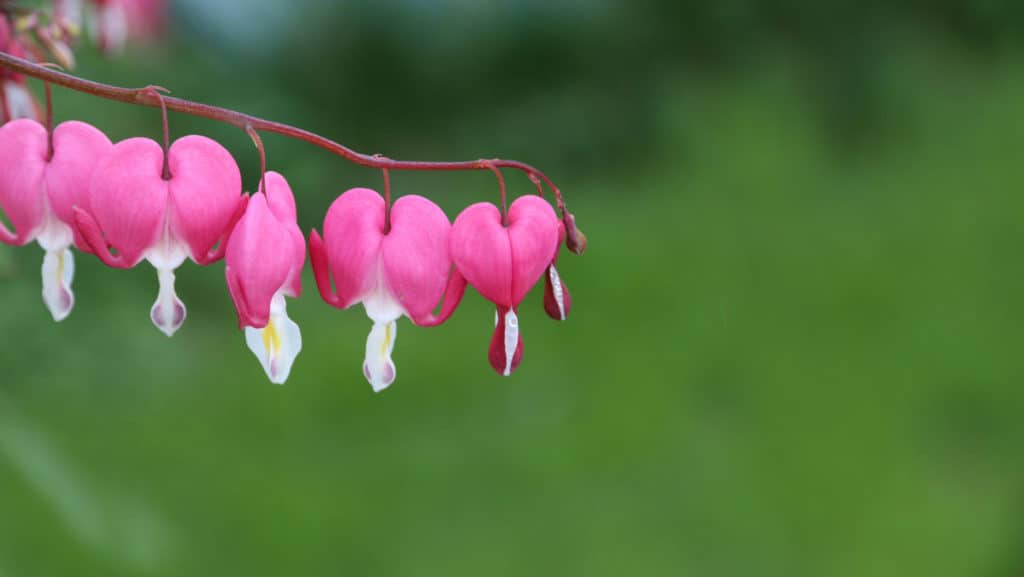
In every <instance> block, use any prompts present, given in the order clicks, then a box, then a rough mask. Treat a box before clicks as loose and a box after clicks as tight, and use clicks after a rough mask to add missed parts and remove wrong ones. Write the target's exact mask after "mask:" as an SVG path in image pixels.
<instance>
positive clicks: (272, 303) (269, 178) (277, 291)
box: [224, 172, 306, 385]
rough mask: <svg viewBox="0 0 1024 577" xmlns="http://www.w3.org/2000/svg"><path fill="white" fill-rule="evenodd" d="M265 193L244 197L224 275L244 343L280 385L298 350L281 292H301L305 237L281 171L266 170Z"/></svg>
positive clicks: (299, 337)
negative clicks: (240, 216) (244, 201)
mask: <svg viewBox="0 0 1024 577" xmlns="http://www.w3.org/2000/svg"><path fill="white" fill-rule="evenodd" d="M263 186H264V188H265V190H266V192H265V193H263V192H260V193H256V194H254V195H253V196H252V198H250V199H249V205H248V207H247V208H246V210H245V214H244V215H243V216H242V218H241V219H240V220H239V221H238V224H237V225H235V229H234V231H233V232H232V233H231V236H230V238H228V241H227V253H226V255H225V257H224V261H225V263H226V265H227V266H226V267H225V269H224V275H225V277H226V278H227V282H228V291H229V292H230V293H231V299H232V300H233V301H234V303H235V309H236V310H237V311H238V326H239V327H240V328H244V329H245V342H246V344H247V345H248V346H249V349H250V350H252V352H253V353H254V354H255V355H256V358H258V359H259V360H260V363H261V364H262V365H263V370H265V371H266V372H267V376H268V377H269V378H270V381H271V382H272V383H275V384H278V385H280V384H284V382H285V381H286V380H287V379H288V374H289V373H290V372H291V369H292V363H294V362H295V357H297V356H298V355H299V351H301V350H302V333H300V332H299V325H297V324H295V322H294V321H292V320H291V319H290V318H288V312H287V310H286V306H285V300H284V297H285V295H287V296H290V297H296V298H297V297H298V296H299V295H300V294H301V293H302V266H303V265H304V264H305V262H306V239H305V238H303V236H302V232H300V231H299V225H298V224H297V223H296V214H295V198H294V197H293V196H292V190H291V188H290V187H289V186H288V182H287V181H286V180H285V179H284V177H283V176H281V175H280V174H278V173H276V172H268V173H266V176H265V177H264V185H263Z"/></svg>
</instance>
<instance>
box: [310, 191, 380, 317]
mask: <svg viewBox="0 0 1024 577" xmlns="http://www.w3.org/2000/svg"><path fill="white" fill-rule="evenodd" d="M383 239H384V199H383V198H381V196H380V195H379V194H377V193H376V192H374V191H372V190H370V189H368V188H353V189H351V190H349V191H346V192H345V193H344V194H342V195H341V196H339V197H338V199H337V200H335V201H334V203H333V204H331V207H330V209H328V210H327V216H326V217H325V218H324V238H323V250H324V253H325V254H326V256H327V262H328V263H329V265H330V268H329V271H330V274H329V275H327V278H328V287H329V277H330V276H333V277H334V285H335V294H334V296H333V297H332V298H333V299H334V302H331V300H328V299H326V298H325V300H328V302H329V303H331V304H333V305H334V306H337V307H339V308H346V307H349V306H351V305H352V304H353V303H354V302H356V301H357V300H358V299H359V298H360V297H361V296H362V295H363V294H365V293H366V292H368V291H370V290H372V289H373V287H374V286H376V284H377V277H376V273H377V264H378V259H379V256H380V246H381V241H382V240H383ZM312 242H313V239H312V238H311V239H310V243H311V244H312ZM315 258H316V255H315V254H314V259H315ZM317 264H318V263H317V262H316V260H314V265H317ZM314 270H316V269H314ZM324 272H325V271H322V270H321V271H320V272H318V273H317V274H318V286H320V289H321V294H323V292H324V287H323V286H322V285H321V284H320V282H321V277H322V276H324Z"/></svg>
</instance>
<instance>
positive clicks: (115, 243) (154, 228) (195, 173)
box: [75, 136, 246, 336]
mask: <svg viewBox="0 0 1024 577" xmlns="http://www.w3.org/2000/svg"><path fill="white" fill-rule="evenodd" d="M163 162H164V152H163V150H162V149H161V148H160V145H159V144H157V143H156V142H154V141H152V140H150V139H148V138H129V139H128V140H124V141H121V142H119V143H117V144H116V145H114V147H113V149H112V150H111V151H110V154H108V155H107V156H106V157H105V158H104V160H103V161H101V162H100V164H99V166H98V167H97V168H96V172H95V173H94V174H93V178H92V183H91V185H90V186H89V198H88V203H87V204H86V206H85V207H79V208H77V209H76V210H75V225H76V226H77V227H78V228H79V230H80V232H81V235H82V237H83V238H84V239H85V241H86V242H87V243H88V244H89V247H90V248H91V249H92V251H93V252H94V253H96V255H97V256H98V257H99V258H100V260H102V261H103V262H104V264H106V265H108V266H112V267H116V268H132V267H134V266H135V265H136V264H138V263H139V261H141V260H142V259H146V260H148V261H149V262H150V264H152V265H153V267H154V268H156V270H157V276H158V278H159V281H160V293H159V296H158V297H157V300H156V303H155V304H154V305H153V308H152V309H151V310H150V318H151V319H152V320H153V324H155V325H156V326H157V328H158V329H160V330H161V331H163V332H164V334H166V335H167V336H171V335H173V334H174V332H175V331H177V330H178V328H180V327H181V324H182V323H183V322H184V321H185V305H184V304H183V303H182V302H181V300H179V299H178V297H177V295H176V294H175V292H174V271H175V269H177V268H178V267H179V266H181V264H182V263H183V262H185V259H186V258H191V259H192V260H193V261H194V262H196V263H197V264H200V265H207V264H210V263H212V262H215V261H217V260H220V258H221V257H223V255H224V249H225V244H226V243H224V242H223V241H224V240H225V237H226V236H227V235H228V234H230V232H231V227H232V226H233V225H234V223H235V221H236V220H237V219H238V217H240V216H241V214H242V211H244V210H245V203H246V197H245V196H242V176H241V174H240V172H239V170H238V165H237V164H235V159H234V158H232V156H231V153H229V152H228V151H227V150H225V149H224V147H223V146H221V145H219V144H217V143H216V142H214V141H213V140H210V139H209V138H206V137H203V136H185V137H183V138H180V139H178V140H176V141H175V142H174V144H172V145H171V147H170V150H169V151H168V152H167V162H168V166H169V167H170V178H168V179H166V180H165V179H164V178H163ZM215 245H216V246H217V248H216V250H215V249H214V246H215ZM111 248H112V249H114V250H115V251H117V254H116V255H115V254H111V252H110V249H111Z"/></svg>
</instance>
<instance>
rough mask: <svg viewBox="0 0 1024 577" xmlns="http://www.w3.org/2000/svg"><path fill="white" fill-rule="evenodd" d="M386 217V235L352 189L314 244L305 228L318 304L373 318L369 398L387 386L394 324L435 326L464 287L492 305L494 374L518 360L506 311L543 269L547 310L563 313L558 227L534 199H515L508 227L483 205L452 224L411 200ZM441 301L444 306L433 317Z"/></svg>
mask: <svg viewBox="0 0 1024 577" xmlns="http://www.w3.org/2000/svg"><path fill="white" fill-rule="evenodd" d="M390 218H391V222H390V225H391V226H390V230H388V227H387V224H388V223H387V222H386V212H385V201H384V199H383V198H381V196H380V195H379V194H377V193H376V192H374V191H372V190H369V189H364V188H356V189H352V190H349V191H348V192H346V193H344V194H342V195H341V196H340V197H339V198H338V199H337V200H336V201H335V202H334V203H333V204H332V205H331V207H330V209H329V210H328V212H327V216H326V218H325V219H324V236H323V238H321V237H320V235H319V234H318V233H317V231H315V230H314V231H313V232H312V234H311V235H310V255H311V261H312V264H313V272H314V274H315V276H316V281H317V287H318V288H319V290H320V294H321V296H322V297H323V299H324V300H325V301H327V302H328V303H329V304H331V305H333V306H335V307H338V308H347V307H350V306H352V305H354V304H356V303H360V302H361V303H363V307H364V308H365V309H366V313H367V315H368V316H369V317H370V318H371V319H372V320H373V323H374V324H373V328H372V329H371V331H370V335H369V337H368V338H367V342H366V356H365V359H364V361H363V373H364V375H365V376H366V379H367V380H368V381H369V382H370V384H371V386H372V387H373V389H374V390H375V391H380V390H382V389H384V388H386V387H388V386H389V385H390V384H391V383H392V382H393V381H394V379H395V374H396V370H395V365H394V362H393V361H392V359H391V354H392V351H393V349H394V343H395V336H396V333H397V325H396V321H397V320H398V319H399V318H400V317H402V316H407V317H409V319H410V320H412V322H413V323H414V324H416V325H418V326H434V325H438V324H441V323H443V322H444V321H445V320H447V319H448V317H450V316H451V314H452V313H453V312H454V311H455V309H456V307H457V306H458V304H459V302H460V301H461V299H462V296H463V294H464V291H465V287H466V284H467V281H468V283H469V284H471V285H472V286H473V287H475V288H476V289H477V290H478V291H479V292H480V293H481V294H482V295H483V296H484V297H486V298H487V299H488V300H490V301H492V302H494V303H495V304H496V305H497V313H498V322H497V327H496V328H495V332H494V336H493V338H492V340H491V346H490V352H489V355H488V358H489V360H490V363H491V366H492V367H493V368H494V369H495V370H496V371H498V372H499V373H500V374H503V375H509V374H511V373H512V371H513V370H514V369H515V368H516V367H517V366H518V365H519V362H520V361H521V359H522V349H523V346H522V338H521V336H520V335H519V322H518V318H517V317H516V313H515V307H516V306H518V304H519V303H520V302H521V301H522V300H523V298H524V297H525V296H526V293H527V292H529V290H530V288H531V287H533V285H534V284H536V282H537V280H538V279H539V278H540V277H541V275H542V274H544V272H545V270H549V269H550V271H551V272H550V276H549V283H550V286H551V287H552V288H551V289H550V291H549V292H550V293H551V295H550V300H551V301H552V303H553V305H552V306H553V307H554V310H556V311H558V314H559V315H560V318H565V314H567V313H568V298H567V295H568V293H567V291H566V290H565V289H564V287H563V286H562V284H561V281H560V279H558V276H557V272H556V271H555V270H554V265H553V260H554V255H555V254H556V252H557V248H558V242H559V227H560V223H559V221H558V218H557V217H556V216H555V213H554V211H553V210H552V208H551V206H550V205H549V204H547V203H546V202H544V201H543V200H542V199H540V198H539V197H535V196H528V197H521V198H519V199H518V200H516V201H515V202H514V203H513V204H512V207H511V208H510V209H509V218H508V226H503V224H502V219H501V215H500V212H499V211H498V209H497V208H496V207H495V206H494V205H491V204H489V203H479V204H475V205H473V206H470V207H469V208H467V209H466V210H465V211H463V213H462V214H460V215H459V217H458V218H457V219H456V220H455V224H454V225H452V224H450V223H449V221H448V218H447V217H446V216H445V214H444V212H443V211H442V210H441V209H440V208H439V207H437V205H435V204H434V203H432V202H430V201H429V200H427V199H426V198H423V197H420V196H415V195H410V196H405V197H402V198H401V199H399V200H398V201H397V202H395V204H394V207H393V208H392V210H391V214H390ZM453 263H454V265H455V268H454V270H452V264H453ZM332 280H333V288H332ZM442 296H444V303H443V304H442V305H441V310H440V312H439V313H438V314H437V315H435V314H434V313H433V310H434V308H435V307H436V306H437V305H438V303H439V301H440V300H441V298H442ZM548 300H549V298H548V297H546V298H545V301H546V302H547V301H548Z"/></svg>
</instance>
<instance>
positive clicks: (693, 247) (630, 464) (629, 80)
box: [0, 0, 1024, 577]
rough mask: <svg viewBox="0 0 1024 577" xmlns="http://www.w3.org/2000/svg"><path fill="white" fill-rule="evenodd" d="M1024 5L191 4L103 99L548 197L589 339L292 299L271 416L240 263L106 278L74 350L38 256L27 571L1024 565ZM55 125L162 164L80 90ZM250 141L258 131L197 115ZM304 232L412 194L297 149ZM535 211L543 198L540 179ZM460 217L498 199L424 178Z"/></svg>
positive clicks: (470, 303)
mask: <svg viewBox="0 0 1024 577" xmlns="http://www.w3.org/2000/svg"><path fill="white" fill-rule="evenodd" d="M1022 6H1024V5H1022V4H1020V3H1019V2H1000V1H998V0H988V1H984V2H971V1H967V0H941V1H935V2H920V1H918V2H905V3H884V2H854V1H842V0H825V1H819V2H804V1H792V2H782V3H778V2H764V1H756V0H728V1H721V2H712V1H706V2H696V1H672V0H664V1H660V0H646V1H633V2H631V1H627V0H593V1H586V0H575V1H574V0H547V1H543V2H542V1H539V0H531V1H527V0H500V1H499V0H491V1H481V0H476V1H472V0H435V1H430V0H407V1H399V0H387V1H371V0H366V1H362V2H356V1H346V2H326V1H322V2H317V1H312V0H306V1H301V2H300V1H295V2H284V1H279V2H265V1H261V2H253V1H241V0H232V1H224V2H221V1H220V0H218V2H202V1H200V0H189V1H179V2H176V3H174V4H173V15H174V19H173V22H172V27H171V30H170V33H169V35H168V38H167V39H166V42H164V43H161V44H158V45H155V46H150V47H136V48H133V49H131V50H130V51H129V53H128V54H127V55H125V56H124V57H122V58H117V59H112V60H103V59H101V58H98V57H97V56H96V55H95V54H94V53H93V52H91V51H90V49H88V48H83V49H82V50H81V51H80V52H79V56H80V60H81V62H80V65H79V68H78V73H80V74H82V75H84V76H87V77H90V78H94V79H98V80H102V81H106V82H110V83H114V84H119V85H128V86H141V85H146V84H157V85H162V86H166V87H169V88H171V89H172V90H173V91H174V93H175V94H176V95H178V96H182V97H186V98H192V99H196V100H200V101H204V102H209V103H213V104H219V105H222V106H228V107H232V108H236V109H239V110H242V111H246V112H250V113H253V114H257V115H260V116H265V117H269V118H273V119H276V120H280V121H285V122H290V123H293V124H296V125H299V126H302V127H306V128H310V129H313V130H315V131H317V132H320V133H322V134H324V135H326V136H329V137H332V138H335V139H336V140H339V141H341V142H344V143H346V144H348V145H350V146H353V147H355V148H357V149H359V150H362V151H366V152H380V153H383V154H386V155H388V156H392V157H398V158H418V159H436V160H441V159H471V158H479V157H490V156H502V157H506V158H517V159H520V160H523V161H526V162H530V163H533V164H536V165H538V166H540V167H542V168H543V169H544V170H545V171H547V172H548V174H549V175H550V176H551V177H552V178H553V179H554V180H555V181H556V182H557V183H558V184H559V185H560V186H561V187H562V188H563V190H564V191H565V193H566V195H567V199H568V202H569V205H570V208H571V209H572V210H573V211H574V212H575V213H576V215H577V218H578V222H579V224H580V226H581V227H582V229H583V230H584V231H585V232H586V233H587V235H588V236H589V238H590V249H589V251H588V252H587V254H586V255H585V256H584V257H574V256H571V255H565V256H563V258H562V260H561V261H560V270H561V273H562V276H563V278H564V279H565V281H566V283H567V284H568V286H569V288H570V289H571V291H572V295H573V298H574V304H575V308H574V310H573V313H572V315H571V317H570V319H569V320H568V322H566V323H555V322H553V321H551V320H549V319H548V318H547V317H546V316H545V315H544V313H543V310H542V308H541V294H540V292H539V291H534V293H533V294H531V295H530V296H529V297H528V300H527V302H526V303H525V304H524V305H523V307H522V311H521V324H522V329H523V334H524V338H525V343H526V355H525V361H524V363H523V365H522V367H521V368H520V369H519V371H518V372H517V373H516V374H515V375H514V376H512V377H511V378H507V379H506V378H501V377H498V376H496V375H495V374H494V373H493V372H492V371H491V369H490V367H489V366H488V364H487V362H486V349H487V344H488V339H489V338H490V335H491V331H492V329H493V324H492V323H493V312H492V309H491V307H489V305H488V304H487V303H486V302H485V301H484V300H483V299H482V298H481V297H480V296H479V295H477V294H476V293H473V292H471V293H469V294H468V295H467V298H466V300H465V302H464V304H463V306H462V308H461V309H460V311H459V312H458V313H457V315H456V316H455V317H454V318H453V319H452V320H451V321H450V322H449V323H447V324H446V325H444V326H443V327H440V328H436V329H418V328H415V327H413V326H412V325H410V324H409V323H408V322H407V321H402V323H401V327H400V330H399V333H400V334H399V338H398V343H397V346H396V349H395V360H396V363H397V365H398V375H399V376H398V380H397V382H396V383H395V385H393V386H392V388H391V389H389V390H388V391H386V392H384V393H382V394H379V395H375V394H373V393H372V392H371V390H370V387H369V386H368V385H367V384H366V382H365V381H364V380H363V378H362V376H361V371H360V364H361V359H362V355H363V347H364V342H365V338H366V335H367V332H368V330H369V328H370V323H369V320H368V319H367V318H366V317H365V315H364V314H363V312H362V310H361V308H355V309H353V310H350V311H345V312H341V311H336V310H334V309H331V308H330V307H328V306H327V305H326V304H324V303H323V302H322V301H321V300H320V298H319V296H318V295H317V294H316V290H315V288H314V286H313V283H312V277H311V275H309V274H308V270H307V275H306V278H305V281H306V285H305V288H306V291H307V292H306V294H305V296H304V297H303V298H302V299H301V300H299V301H297V302H294V304H292V305H291V306H290V312H291V314H292V317H293V318H294V319H295V320H296V321H297V322H298V323H299V324H300V326H301V327H302V330H303V335H304V341H305V349H304V350H303V352H302V354H301V355H300V356H299V358H298V361H297V363H296V366H295V369H294V371H293V373H292V376H291V379H290V381H289V383H288V384H287V385H286V386H284V387H276V386H273V385H270V384H269V383H268V382H267V381H266V378H265V376H264V374H263V372H262V370H261V369H260V367H259V364H258V363H257V361H256V359H255V358H254V357H253V356H252V354H251V353H250V352H249V351H248V349H246V347H245V345H244V340H243V337H242V334H241V333H240V332H239V331H237V329H236V327H235V316H234V311H233V309H232V306H231V302H230V300H229V298H228V295H227V291H226V290H225V287H224V279H223V265H222V264H218V265H214V266H211V267H209V268H205V269H204V268H199V267H196V266H195V265H191V264H189V265H186V266H184V267H183V268H182V269H181V270H180V271H179V275H178V283H179V284H178V287H179V294H180V296H181V297H182V299H183V300H184V301H185V302H186V304H187V305H188V307H189V319H188V321H187V322H186V324H185V327H184V328H183V329H182V330H181V331H180V332H179V333H178V335H176V336H175V337H174V338H173V339H171V340H168V339H167V338H166V337H164V336H163V335H162V334H161V333H159V332H158V331H157V330H156V329H155V328H153V326H152V325H151V324H150V322H149V318H148V310H149V306H150V304H151V303H152V301H153V299H154V298H155V295H156V279H155V275H154V274H153V271H152V269H151V267H149V266H147V265H141V266H139V267H138V268H137V269H136V270H132V271H115V270H112V269H107V268H105V267H103V266H102V265H101V264H100V263H99V262H98V261H96V260H95V259H92V258H87V257H80V258H79V260H78V275H77V278H76V279H75V289H76V294H77V298H78V302H77V306H76V310H75V312H74V313H73V315H72V316H71V318H70V319H68V320H67V321H66V322H64V323H62V324H60V325H56V324H54V323H53V322H52V321H51V320H50V317H49V315H48V313H47V312H46V310H45V309H44V307H43V304H42V302H41V300H40V297H39V291H40V281H39V266H40V263H41V256H42V252H41V251H40V250H39V249H38V247H35V246H31V247H25V248H23V249H17V250H15V249H10V248H6V247H4V248H2V249H0V287H2V288H0V294H2V295H3V301H2V305H0V329H2V334H3V335H4V336H3V338H2V340H0V344H2V346H0V576H3V577H21V576H42V575H85V576H88V575H97V576H99V575H102V576H116V575H126V576H135V575H142V576H149V575H154V576H165V575H166V576H170V575H338V574H345V575H444V576H458V575H486V576H491V575H616V576H617V575H657V576H661V575H696V576H749V575H758V576H780V577H782V576H787V577H789V576H797V575H799V576H804V575H806V576H815V577H823V576H849V577H854V576H857V577H860V576H874V575H878V576H889V575H892V576H911V575H929V576H933V577H934V576H945V575H950V576H953V575H956V576H1003V575H1007V576H1010V575H1020V574H1021V573H1022V572H1024V549H1022V548H1021V542H1022V540H1024V521H1022V520H1021V519H1022V514H1024V457H1022V455H1024V451H1022V450H1021V448H1022V447H1024V419H1022V418H1021V413H1022V410H1024V382H1022V376H1024V361H1022V360H1021V357H1020V354H1019V351H1018V349H1019V346H1020V343H1021V342H1022V337H1024V328H1022V327H1021V322H1020V320H1021V319H1024V263H1022V262H1021V261H1020V259H1019V258H1018V254H1019V247H1020V246H1022V245H1024V228H1022V226H1021V216H1022V214H1024V212H1022V211H1024V199H1022V197H1021V191H1020V183H1021V182H1024V162H1022V161H1021V159H1020V154H1021V152H1020V151H1021V144H1022V142H1024V7H1022ZM55 96H56V100H55V102H56V111H57V116H58V119H71V118H76V119H82V120H86V121H89V122H92V123H94V124H96V125H97V126H99V127H101V128H103V129H104V130H105V131H107V132H108V134H110V135H111V137H112V138H114V139H120V138H125V137H128V136H135V135H139V134H143V135H149V136H156V135H157V134H158V126H159V115H158V114H157V113H155V112H154V111H153V110H151V109H142V108H135V107H130V106H126V105H121V104H114V103H108V102H103V101H98V100H95V99H93V98H90V97H88V96H84V95H80V94H75V93H71V92H68V91H65V90H57V91H56V94H55ZM171 127H172V132H173V133H174V134H175V135H183V134H186V133H190V132H199V133H202V134H206V135H209V136H212V137H215V138H217V139H218V140H220V141H221V142H223V143H224V144H225V145H226V146H228V147H229V148H230V149H231V150H232V152H233V153H234V154H235V156H236V158H237V159H238V160H239V163H240V164H241V165H242V168H243V173H244V175H245V180H246V183H247V187H248V188H250V189H251V188H252V187H253V186H254V185H255V183H256V181H257V179H258V162H257V158H256V154H255V151H254V150H253V148H252V145H251V143H250V142H249V141H248V138H247V137H246V136H245V134H244V133H242V132H241V131H238V130H237V129H233V128H230V127H226V126H222V125H218V124H215V123H213V122H209V121H205V120H201V119H194V118H189V117H185V116H182V115H178V114H172V116H171ZM265 140H266V144H267V150H268V159H269V164H270V167H271V168H273V169H275V170H278V171H280V172H282V173H284V174H285V175H286V176H287V177H288V178H289V179H290V181H291V183H292V185H293V188H294V189H295V191H296V195H297V197H298V200H299V211H300V216H299V218H300V224H301V226H302V227H303V229H304V230H308V229H309V228H311V227H313V226H317V227H319V226H320V225H321V223H322V218H323V214H324V212H325V211H326V209H327V207H328V206H329V204H330V202H331V201H332V200H333V199H334V198H335V197H336V196H337V195H338V194H339V193H341V192H342V191H344V190H345V189H347V188H349V187H354V186H372V187H379V186H380V174H379V173H378V172H376V171H372V170H368V169H363V168H359V167H354V166H352V165H349V164H346V163H345V162H343V161H341V160H339V159H337V158H335V157H332V156H330V155H329V154H327V153H325V152H323V151H321V150H318V149H316V148H312V147H310V146H308V145H306V144H304V143H300V142H295V141H290V140H287V139H284V138H280V137H276V136H267V137H266V139H265ZM508 176H509V179H510V184H511V186H512V190H513V191H515V192H516V193H517V194H525V193H528V192H530V190H531V185H530V183H529V182H528V181H527V180H526V179H525V178H522V177H521V176H514V175H512V174H511V173H510V174H509V175H508ZM393 183H394V186H395V189H396V191H397V193H399V194H405V193H418V194H425V195H428V196H430V197H432V198H434V199H436V200H437V201H438V202H439V203H440V204H441V205H442V206H443V207H444V208H445V210H446V211H447V213H448V215H449V216H450V217H452V218H454V217H455V215H456V214H458V211H459V210H461V209H462V208H463V207H465V206H467V205H468V204H470V203H472V202H476V201H480V200H494V199H495V198H496V187H495V185H494V182H493V177H492V176H490V175H489V174H469V173H434V174H411V173H396V174H394V175H393Z"/></svg>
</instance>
